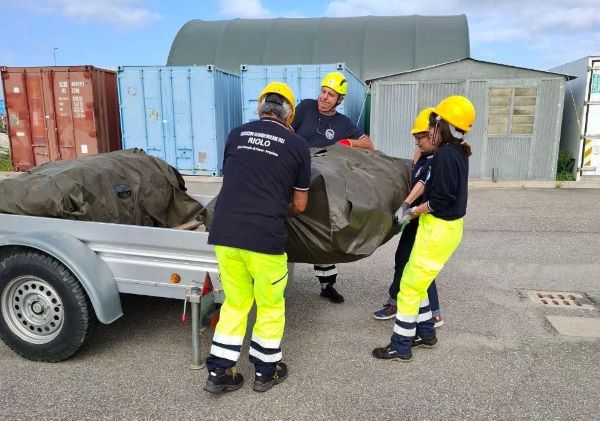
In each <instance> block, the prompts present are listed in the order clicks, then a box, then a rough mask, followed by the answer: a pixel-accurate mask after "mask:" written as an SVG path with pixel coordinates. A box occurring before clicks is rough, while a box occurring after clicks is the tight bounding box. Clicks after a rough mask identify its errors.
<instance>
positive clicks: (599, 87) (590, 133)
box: [581, 60, 600, 176]
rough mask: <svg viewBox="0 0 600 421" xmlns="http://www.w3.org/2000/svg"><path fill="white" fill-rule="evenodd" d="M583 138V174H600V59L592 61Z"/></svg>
mask: <svg viewBox="0 0 600 421" xmlns="http://www.w3.org/2000/svg"><path fill="white" fill-rule="evenodd" d="M584 133H585V135H584V139H583V159H582V163H583V165H582V168H581V170H582V172H581V175H583V176H590V175H591V176H600V60H597V61H592V69H591V75H590V81H589V96H588V101H587V110H586V118H585V130H584Z"/></svg>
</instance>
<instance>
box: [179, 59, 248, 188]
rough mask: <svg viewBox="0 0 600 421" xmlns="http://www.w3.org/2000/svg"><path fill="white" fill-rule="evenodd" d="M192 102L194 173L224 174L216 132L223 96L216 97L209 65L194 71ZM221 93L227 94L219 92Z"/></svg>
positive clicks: (191, 73)
mask: <svg viewBox="0 0 600 421" xmlns="http://www.w3.org/2000/svg"><path fill="white" fill-rule="evenodd" d="M190 77H191V79H190V92H191V98H190V104H191V113H192V117H193V121H192V131H193V142H194V143H193V149H194V150H193V160H194V161H193V164H194V168H193V171H192V172H191V173H188V172H187V171H184V174H197V175H217V176H218V175H221V174H220V170H219V169H220V168H221V165H222V164H221V161H222V160H223V156H222V154H221V156H219V150H218V145H217V142H218V139H217V131H216V124H217V123H216V121H215V119H216V113H215V104H216V102H215V101H221V102H223V99H222V98H215V79H214V78H215V76H214V73H213V72H212V71H208V70H207V69H206V68H199V69H197V70H193V71H191V72H190ZM219 95H226V93H224V92H219ZM254 119H256V118H254Z"/></svg>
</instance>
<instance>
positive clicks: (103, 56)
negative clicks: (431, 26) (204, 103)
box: [0, 0, 600, 70]
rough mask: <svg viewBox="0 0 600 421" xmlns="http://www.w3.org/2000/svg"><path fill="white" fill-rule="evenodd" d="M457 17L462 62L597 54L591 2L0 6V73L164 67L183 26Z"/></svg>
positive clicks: (29, 2) (133, 1)
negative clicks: (462, 28) (461, 21)
mask: <svg viewBox="0 0 600 421" xmlns="http://www.w3.org/2000/svg"><path fill="white" fill-rule="evenodd" d="M413 14H419V15H425V16H436V15H456V14H466V16H467V20H468V24H469V32H470V41H471V57H473V58H475V59H480V60H486V61H492V62H497V63H502V64H508V65H512V66H520V67H528V68H534V69H539V70H546V69H549V68H551V67H554V66H558V65H560V64H564V63H567V62H570V61H573V60H576V59H579V58H582V57H584V56H587V55H599V54H600V0H444V1H439V0H333V1H328V0H316V1H314V0H297V1H271V0H197V1H193V0H168V1H167V0H0V16H2V19H1V22H2V25H1V26H0V30H1V31H2V36H1V37H0V65H4V66H38V65H42V66H49V65H54V64H55V63H56V64H57V65H81V64H92V65H95V66H99V67H117V66H119V65H164V64H166V62H167V57H168V55H169V50H170V48H171V44H172V42H173V39H174V38H175V35H176V34H177V32H178V31H179V29H180V28H181V27H182V26H183V25H184V24H185V23H186V22H188V21H190V20H192V19H203V20H222V19H233V18H272V17H322V16H325V17H343V16H365V15H377V16H394V15H413Z"/></svg>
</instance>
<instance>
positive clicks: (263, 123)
mask: <svg viewBox="0 0 600 421" xmlns="http://www.w3.org/2000/svg"><path fill="white" fill-rule="evenodd" d="M258 104H259V105H258V115H259V117H260V120H258V121H252V122H250V123H246V124H243V125H241V126H240V127H238V128H236V129H233V130H232V131H231V132H230V133H229V136H228V138H227V143H226V146H225V157H224V162H223V174H224V175H223V187H222V188H221V192H220V193H219V196H218V198H217V203H216V205H215V211H214V218H213V222H212V226H211V228H210V234H209V237H208V243H209V244H213V245H214V246H215V253H216V255H217V261H218V263H219V272H220V278H221V283H222V285H223V290H224V291H225V301H224V303H223V305H222V307H221V313H220V318H219V323H218V324H217V326H216V329H215V334H214V337H213V342H212V346H211V349H210V356H209V357H208V358H207V360H206V366H207V368H208V372H209V376H208V380H207V382H206V385H205V386H204V390H206V391H208V392H211V393H216V394H220V393H223V392H227V391H231V390H236V389H239V388H240V387H241V386H242V384H243V382H244V378H243V376H242V375H241V374H239V373H237V372H236V369H235V364H236V362H237V360H238V358H239V356H240V350H241V347H242V342H243V340H244V335H245V333H246V324H247V321H248V313H249V312H250V309H251V308H252V305H253V304H254V302H256V322H255V323H254V327H253V329H252V341H251V343H250V351H249V354H250V361H251V362H252V363H253V364H254V367H255V378H254V386H253V389H254V390H255V391H258V392H265V391H267V390H269V389H270V388H271V387H273V385H275V384H277V383H280V382H282V381H283V380H285V378H286V377H287V366H286V365H285V364H284V363H282V362H281V358H282V353H281V347H280V344H281V339H282V338H283V331H284V325H285V299H284V291H285V287H286V284H287V279H288V269H287V255H286V253H285V243H286V239H287V227H286V220H287V217H288V216H293V215H298V214H300V213H302V212H303V211H304V210H305V209H306V205H307V203H308V189H309V187H310V172H311V168H310V152H309V149H308V145H307V143H306V141H305V140H304V139H303V138H302V137H301V136H299V135H297V134H296V133H294V132H293V131H291V130H290V128H289V123H290V122H291V121H292V119H293V118H294V111H295V110H294V105H295V100H294V94H293V92H292V90H291V89H290V88H289V87H288V86H287V85H285V84H284V83H281V82H272V83H270V84H268V85H267V86H266V87H265V88H264V89H263V91H262V92H261V93H260V95H259V98H258Z"/></svg>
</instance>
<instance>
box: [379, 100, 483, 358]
mask: <svg viewBox="0 0 600 421" xmlns="http://www.w3.org/2000/svg"><path fill="white" fill-rule="evenodd" d="M474 121H475V107H473V104H472V103H471V101H469V100H468V99H467V98H465V97H463V96H450V97H447V98H445V99H443V100H442V101H441V102H440V103H439V104H438V105H437V107H435V108H434V110H433V111H432V113H431V115H430V116H429V142H431V144H432V145H434V147H435V148H436V152H435V155H434V158H433V162H432V163H431V177H430V180H429V182H428V183H427V185H426V186H425V192H424V198H423V200H424V202H423V203H422V204H420V205H418V206H415V207H412V208H410V209H407V210H406V211H405V212H404V213H403V216H402V220H404V221H409V220H412V219H414V218H416V217H418V218H419V229H418V230H417V236H416V239H415V244H414V246H413V249H412V252H411V254H410V258H409V260H408V264H407V265H406V267H405V269H404V272H403V274H402V279H401V281H400V292H399V293H398V313H397V314H396V323H395V325H394V333H393V334H392V337H391V341H390V344H389V345H387V346H386V347H383V348H375V349H374V350H373V356H374V357H375V358H380V359H397V360H401V361H410V360H411V359H412V348H414V347H418V346H427V347H432V346H434V345H435V344H436V343H437V338H436V336H435V327H434V322H433V319H432V314H431V308H430V305H429V300H428V298H427V288H428V287H429V285H430V284H431V282H432V281H433V280H434V279H435V277H436V276H437V275H438V273H439V272H440V271H441V270H442V268H443V267H444V265H445V264H446V262H447V261H448V259H450V257H451V256H452V254H453V253H454V251H455V250H456V248H457V247H458V245H459V244H460V242H461V240H462V233H463V217H464V216H465V214H466V211H467V187H468V177H469V161H468V158H469V156H470V155H471V147H470V146H469V145H468V144H467V143H466V142H465V140H464V135H465V134H466V133H467V132H469V131H470V130H471V127H472V126H473V123H474ZM401 222H402V221H401Z"/></svg>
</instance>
